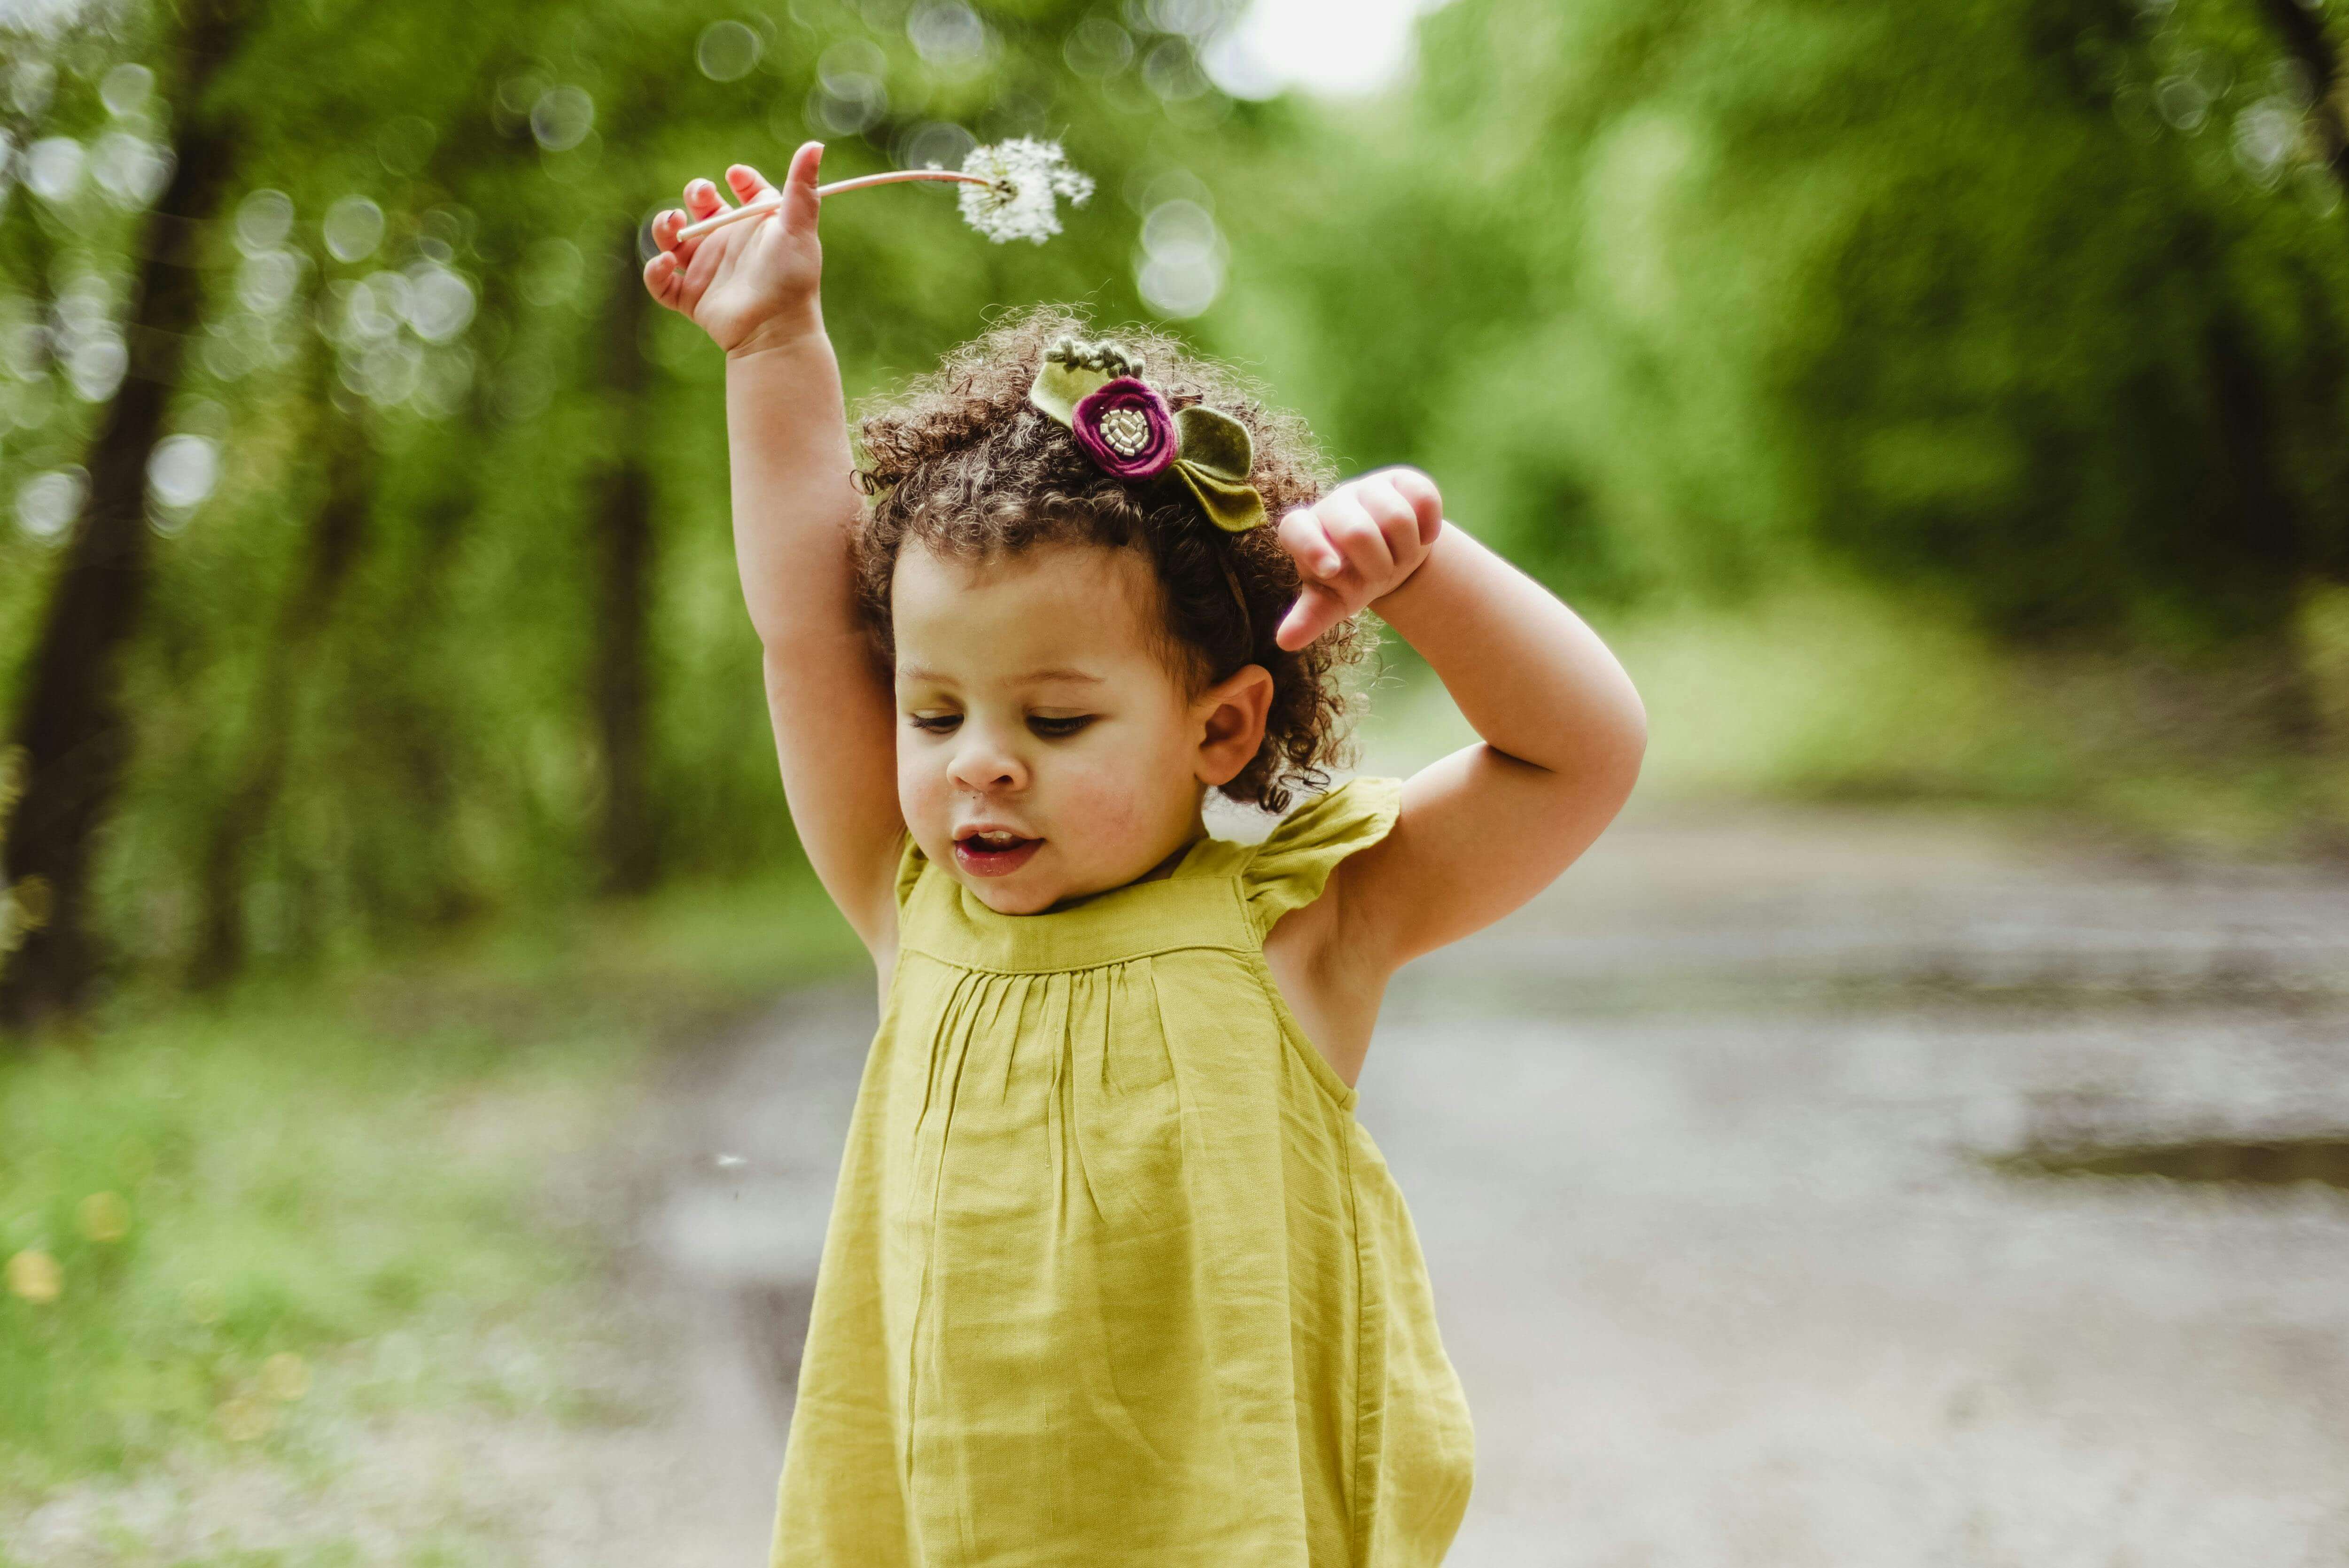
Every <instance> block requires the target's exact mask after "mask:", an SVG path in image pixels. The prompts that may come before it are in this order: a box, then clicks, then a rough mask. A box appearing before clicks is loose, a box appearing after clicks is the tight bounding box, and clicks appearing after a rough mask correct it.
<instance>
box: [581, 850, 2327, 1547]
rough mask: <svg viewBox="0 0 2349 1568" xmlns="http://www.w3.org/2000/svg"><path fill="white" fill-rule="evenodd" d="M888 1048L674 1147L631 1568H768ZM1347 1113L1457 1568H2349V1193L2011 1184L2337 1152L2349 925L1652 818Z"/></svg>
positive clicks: (2106, 876)
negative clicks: (840, 1233) (1394, 1244)
mask: <svg viewBox="0 0 2349 1568" xmlns="http://www.w3.org/2000/svg"><path fill="white" fill-rule="evenodd" d="M871 1006H872V1005H871V1002H870V1000H869V998H867V997H865V996H864V995H860V994H859V993H858V992H857V991H855V990H854V989H851V990H843V991H840V992H834V993H828V994H819V995H802V996H796V997H793V998H792V999H790V1000H789V1001H787V1002H786V1003H784V1004H783V1005H782V1006H781V1007H779V1008H778V1010H777V1011H776V1013H775V1014H774V1015H773V1016H771V1018H769V1019H766V1020H764V1021H763V1022H762V1023H761V1025H760V1026H759V1027H757V1028H755V1029H753V1030H751V1031H750V1032H748V1033H746V1034H745V1035H744V1036H743V1037H741V1038H740V1040H738V1041H737V1042H734V1044H733V1046H732V1047H731V1048H730V1049H729V1050H727V1051H725V1052H722V1053H719V1055H717V1056H714V1057H710V1058H709V1059H708V1060H705V1061H703V1062H702V1063H700V1064H699V1066H698V1068H696V1069H695V1070H694V1071H693V1072H692V1073H691V1074H689V1075H688V1077H687V1078H683V1079H681V1080H680V1082H679V1083H678V1085H677V1086H675V1088H676V1092H675V1093H674V1094H673V1095H671V1096H670V1097H669V1099H668V1101H667V1104H666V1107H665V1109H663V1110H662V1111H661V1113H660V1115H659V1116H658V1118H657V1123H658V1130H657V1133H655V1134H651V1135H648V1136H649V1137H650V1138H651V1142H650V1144H649V1145H648V1147H651V1148H653V1149H655V1150H667V1153H666V1154H664V1155H663V1156H662V1157H661V1162H660V1164H659V1168H661V1169H664V1170H667V1171H670V1172H671V1177H670V1179H669V1180H668V1181H667V1184H666V1189H665V1191H661V1192H660V1193H658V1194H657V1201H656V1202H652V1203H650V1204H648V1205H647V1208H646V1211H645V1213H646V1221H645V1223H646V1226H647V1230H646V1233H645V1235H644V1238H643V1246H644V1251H643V1258H644V1261H645V1263H646V1264H647V1266H646V1268H645V1269H644V1270H643V1271H642V1272H643V1274H644V1275H645V1277H646V1278H647V1280H657V1281H659V1282H661V1284H660V1286H659V1288H660V1289H661V1290H663V1291H666V1292H671V1293H674V1295H673V1297H672V1298H671V1303H672V1304H671V1305H669V1306H667V1307H666V1308H664V1309H663V1310H664V1311H665V1312H667V1314H668V1315H669V1321H670V1322H671V1323H673V1325H674V1332H673V1333H672V1334H670V1335H668V1336H667V1344H668V1345H669V1346H671V1349H672V1353H673V1354H675V1355H676V1356H677V1357H679V1359H680V1361H681V1363H682V1364H683V1365H684V1366H685V1367H686V1368H687V1373H686V1376H687V1385H686V1386H687V1387H688V1389H689V1390H690V1397H689V1398H688V1400H687V1401H686V1402H685V1403H684V1404H683V1405H682V1406H681V1407H680V1408H679V1409H678V1412H677V1417H676V1419H675V1420H674V1422H673V1423H672V1424H669V1425H667V1427H666V1431H667V1438H666V1439H662V1440H661V1441H660V1442H657V1443H654V1444H652V1445H651V1449H658V1450H659V1452H660V1456H661V1462H660V1466H659V1470H660V1473H661V1474H662V1475H664V1476H666V1477H667V1478H669V1480H668V1481H667V1486H666V1491H665V1495H664V1496H663V1497H662V1498H661V1499H660V1500H659V1501H657V1503H656V1504H655V1505H654V1506H653V1507H651V1508H650V1509H649V1510H632V1512H636V1513H642V1514H644V1516H645V1517H644V1518H643V1521H642V1526H641V1528H642V1529H643V1530H644V1531H646V1532H647V1533H645V1534H644V1535H642V1536H640V1537H638V1540H639V1541H640V1542H641V1544H640V1545H639V1546H637V1547H636V1548H634V1549H633V1550H632V1549H630V1548H629V1547H628V1546H627V1545H626V1542H622V1541H620V1540H619V1539H618V1538H616V1537H614V1538H609V1539H606V1540H605V1541H603V1542H598V1545H599V1546H600V1547H604V1548H606V1549H608V1555H605V1554H604V1553H599V1554H598V1555H597V1557H596V1560H597V1561H605V1560H608V1561H612V1562H616V1563H617V1562H626V1563H637V1564H642V1563H676V1564H679V1565H690V1568H700V1565H702V1564H709V1565H711V1568H715V1565H717V1564H721V1563H724V1564H733V1565H737V1568H740V1565H741V1564H747V1563H752V1562H756V1561H759V1560H760V1558H759V1555H758V1553H759V1551H760V1549H761V1544H762V1542H763V1540H764V1536H765V1532H766V1528H767V1519H768V1499H769V1496H770V1494H771V1485H772V1480H773V1476H774V1471H775V1468H776V1466H777V1464H778V1463H779V1461H780V1457H781V1431H782V1421H783V1419H784V1418H785V1415H786V1412H787V1409H788V1399H789V1381H790V1365H791V1355H792V1346H794V1345H795V1343H796V1340H797V1337H798V1334H799V1331H800V1329H801V1328H802V1326H803V1324H804V1319H805V1309H806V1299H807V1290H808V1284H809V1281H810V1279H811V1277H812V1271H813V1264H814V1259H815V1257H816V1253H817V1248H818V1245H819V1243H820V1240H821V1235H822V1227H823V1216H824V1212H825V1210H826V1207H827V1205H828V1202H829V1199H830V1192H831V1183H832V1178H833V1169H834V1164H835V1161H836V1160H837V1157H838V1150H839V1145H840V1139H841V1132H842V1129H843V1125H844V1122H845V1119H846V1115H847V1110H848V1106H849V1103H850V1100H851V1098H852V1096H853V1093H854V1075H855V1071H856V1068H857V1064H858V1057H859V1055H860V1053H861V1049H862V1047H863V1044H864V1037H865V1035H866V1033H867V1032H868V1031H869V1029H870V1027H871ZM1361 1087H1362V1104H1361V1116H1362V1119H1363V1120H1364V1121H1365V1122H1366V1123H1367V1124H1368V1125H1369V1127H1370V1128H1371V1131H1372V1132H1373V1134H1374V1135H1375V1136H1376V1137H1377V1138H1378V1140H1379V1141H1380V1142H1381V1146H1382V1147H1383V1148H1384V1149H1385V1150H1386V1152H1387V1154H1388V1157H1389V1159H1390V1161H1392V1164H1393V1166H1394V1168H1395V1171H1396V1172H1397V1175H1398V1177H1399V1179H1400V1181H1402V1187H1403V1190H1404V1191H1405V1193H1406V1194H1407V1195H1408V1197H1409V1199H1410V1202H1411V1203H1412V1206H1413V1212H1414V1213H1415V1215H1416V1216H1417V1220H1418V1223H1419V1226H1420V1230H1421V1233H1422V1237H1423V1242H1424V1244H1425V1247H1426V1251H1427V1254H1428V1260H1429V1264H1430V1267H1431V1269H1432V1271H1433V1274H1434V1277H1435V1281H1436V1286H1437V1291H1438V1297H1439V1305H1440V1310H1441V1313H1442V1315H1443V1320H1444V1333H1445V1337H1446V1341H1447V1343H1448V1345H1449V1346H1450V1347H1451V1350H1452V1354H1453V1357H1454V1360H1455V1362H1456V1363H1457V1364H1458V1366H1459V1367H1460V1370H1461V1374H1462V1376H1463V1377H1464V1379H1465V1381H1466V1383H1467V1386H1468V1391H1469V1397H1470V1400H1471V1403H1472V1405H1473V1407H1474V1408H1475V1413H1476V1418H1477V1422H1478V1434H1479V1455H1480V1458H1479V1470H1478V1480H1477V1491H1476V1497H1475V1503H1474V1505H1473V1506H1472V1508H1471V1511H1470V1515H1469V1521H1468V1523H1467V1525H1466V1527H1465V1529H1464V1532H1463V1533H1462V1536H1461V1538H1460V1542H1459V1545H1458V1546H1457V1548H1456V1549H1455V1551H1454V1556H1453V1561H1454V1563H1460V1564H1463V1565H1465V1568H1488V1565H1490V1568H1505V1565H1516V1564H1527V1565H1532V1564H1541V1565H1545V1568H1547V1565H1569V1564H1570V1565H1575V1568H1585V1565H1588V1568H1613V1565H1616V1564H1622V1565H1626V1568H1628V1565H1630V1564H1654V1565H1658V1568H1667V1565H1671V1568H1677V1565H1681V1564H1686V1565H1689V1568H1699V1565H1702V1568H1731V1565H1734V1564H1744V1563H1754V1564H1763V1563H1767V1564H1771V1565H1772V1568H1793V1565H1797V1564H1807V1563H1821V1564H1826V1563H1834V1564H1838V1565H1847V1564H1855V1563H1866V1564H1871V1565H1887V1568H1905V1565H1908V1564H1917V1565H1920V1568H1923V1565H1927V1564H1968V1565H1972V1564H1993V1563H2017V1564H2029V1565H2031V1568H2058V1565H2064V1564H2073V1563H2077V1564H2081V1565H2083V1568H2088V1565H2094V1568H2124V1565H2147V1568H2152V1565H2169V1564H2176V1565H2179V1568H2185V1565H2189V1564H2191V1565H2195V1568H2201V1565H2205V1564H2209V1563H2260V1564H2261V1565H2262V1568H2288V1565H2291V1564H2298V1563H2338V1562H2341V1561H2343V1560H2344V1557H2349V1480H2345V1479H2344V1478H2349V1193H2344V1192H2342V1191H2334V1190H2333V1189H2331V1188H2327V1187H2323V1186H2318V1185H2314V1184H2301V1185H2298V1186H2286V1187H2273V1188H2266V1189H2256V1190H2251V1189H2240V1188H2234V1187H2225V1186H2212V1185H2200V1184H2171V1183H2168V1182H2161V1181H2108V1180H2092V1179H2077V1178H2075V1179H2069V1180H2051V1179H2045V1178H2041V1179H2035V1180H2033V1179H2026V1178H2023V1177H2018V1176H2015V1175H2011V1174H2007V1173H2004V1172H2002V1171H1998V1170H1995V1169H1993V1168H1992V1166H1991V1165H1990V1164H1989V1163H1988V1158H1987V1157H1991V1156H1996V1155H1999V1154H2003V1153H2007V1152H2011V1151H2013V1150H2017V1149H2020V1148H2023V1147H2025V1146H2027V1145H2034V1144H2036V1145H2042V1146H2047V1147H2051V1148H2055V1149H2068V1148H2070V1147H2072V1146H2073V1145H2075V1144H2083V1143H2090V1142H2097V1141H2102V1142H2123V1143H2142V1142H2148V1141H2157V1140H2165V1139H2182V1138H2189V1137H2199V1138H2220V1139H2235V1138H2257V1137H2274V1136H2280V1135H2288V1134H2299V1133H2310V1132H2319V1131H2333V1130H2343V1129H2349V878H2344V877H2343V876H2341V875H2340V874H2339V873H2337V872H2335V873H2332V874H2330V875H2327V874H2324V873H2320V872H2272V871H2271V872H2251V871H2243V870H2229V869H2223V868H2203V869H2178V868H2175V867H2167V868H2166V867H2162V866H2156V865H2147V864H2132V863H2129V862H2126V861H2117V860H2115V859H2113V858H2111V857H2109V856H2100V855H2098V854H2095V853H2091V852H2087V851H2067V850H2065V849H2064V848H2063V847H2062V846H2060V845H2051V844H2049V843H2046V842H2044V841H2023V840H2019V839H2016V838H2013V837H2011V836H2009V835H2008V834H2007V833H2005V832H2004V831H2002V830H1996V829H1993V828H1992V827H1989V826H1978V825H1972V824H1969V823H1968V822H1966V821H1963V820H1949V819H1918V818H1915V817H1910V816H1903V815H1871V814H1867V813H1858V812H1852V811H1826V810H1817V811H1807V810H1769V811H1756V810H1740V811H1737V812H1734V813H1720V812H1706V813H1696V814H1687V815H1679V816H1661V817H1657V816H1651V817H1649V818H1646V819H1642V820H1632V821H1630V822H1628V823H1626V824H1624V825H1622V826H1620V827H1619V828H1618V830H1616V831H1615V832H1613V833H1611V834H1610V835H1609V838H1608V839H1607V840H1606V841H1605V842H1604V843H1603V844H1602V845H1601V847H1600V848H1599V850H1598V851H1595V852H1594V853H1593V854H1592V855H1591V856H1590V857H1589V858H1588V860H1586V861H1585V862H1584V863H1583V864H1582V865H1581V866H1579V867H1578V868H1577V869H1576V871H1575V872H1573V873H1571V874H1570V875H1569V876H1568V879H1567V880H1566V881H1565V882H1563V883H1562V884H1561V885H1560V886H1559V887H1558V888H1557V889H1556V890H1554V891H1553V892H1551V893H1550V894H1549V895H1547V897H1546V898H1544V899H1543V900H1542V901H1540V902H1539V903H1537V904H1536V905H1535V906H1534V907H1532V908H1531V909H1528V910H1527V911H1526V912H1524V913H1522V914H1520V915H1519V916H1517V917H1516V918H1515V919H1513V920H1511V921H1509V922H1508V923H1506V924H1504V925H1503V926H1501V927H1498V928H1496V929H1495V931H1493V932H1491V933H1489V934H1486V935H1485V936H1483V937H1481V938H1479V939H1477V940H1475V941H1473V942H1470V943H1466V944H1462V945H1461V946H1459V947H1456V948H1454V949H1452V950H1450V951H1449V952H1447V953H1444V954H1439V955H1437V956H1436V957H1434V958H1433V959H1430V960H1427V961H1424V962H1423V963H1421V964H1420V965H1415V966H1413V968H1412V969H1411V970H1410V971H1408V972H1406V974H1405V975H1403V976H1402V977H1401V978H1400V979H1399V981H1398V983H1397V985H1396V986H1395V988H1394V991H1393V993H1392V998H1391V1001H1390V1003H1389V1006H1388V1008H1387V1012H1386V1016H1385V1019H1384V1021H1383V1023H1382V1025H1381V1030H1380V1033H1379V1037H1378V1039H1377V1042H1376V1044H1375V1046H1374V1047H1373V1048H1372V1050H1371V1058H1370V1066H1369V1068H1368V1069H1367V1071H1366V1073H1365V1075H1364V1078H1363V1081H1362V1086H1361ZM678 1304H682V1305H678ZM632 1440H636V1441H641V1440H642V1438H641V1436H640V1437H639V1439H632ZM636 1451H638V1452H647V1451H649V1450H648V1449H637V1450H636ZM546 1560H548V1561H569V1562H576V1561H578V1560H579V1559H578V1557H577V1556H576V1555H575V1554H574V1556H573V1557H571V1558H569V1559H563V1558H558V1557H552V1556H550V1557H549V1558H547V1559H546Z"/></svg>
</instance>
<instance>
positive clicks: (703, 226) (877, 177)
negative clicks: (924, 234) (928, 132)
mask: <svg viewBox="0 0 2349 1568" xmlns="http://www.w3.org/2000/svg"><path fill="white" fill-rule="evenodd" d="M913 180H959V181H962V182H963V183H964V184H966V185H987V184H991V183H992V181H988V180H987V179H985V178H983V177H981V176H979V175H977V174H957V173H956V172H955V171H954V170H950V169H898V170H891V171H890V172H888V173H886V174H860V175H858V176H857V177H856V178H855V179H854V180H835V181H833V182H832V183H831V184H829V185H819V186H817V187H816V188H815V193H816V194H817V195H818V196H837V195H839V194H840V193H841V192H842V191H862V190H864V188H865V187H866V186H868V185H902V184H904V183H905V182H906V181H913ZM782 204H783V193H782V192H781V191H776V192H775V193H774V194H773V195H771V196H761V198H759V200H757V201H745V202H743V203H742V205H740V207H729V208H727V209H726V210H725V211H722V212H712V213H711V214H710V215H709V217H707V218H704V219H702V220H701V221H700V222H698V223H688V224H687V225H686V226H685V227H684V228H682V229H679V230H678V232H677V237H678V239H679V240H697V239H699V238H700V237H701V236H702V235H704V234H707V233H709V232H712V231H714V230H718V229H722V228H724V227H726V225H727V224H729V223H739V222H742V220H744V219H745V218H756V217H758V216H759V215H760V214H761V213H762V212H771V211H774V210H775V209H776V208H778V207H780V206H781V205H782Z"/></svg>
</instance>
